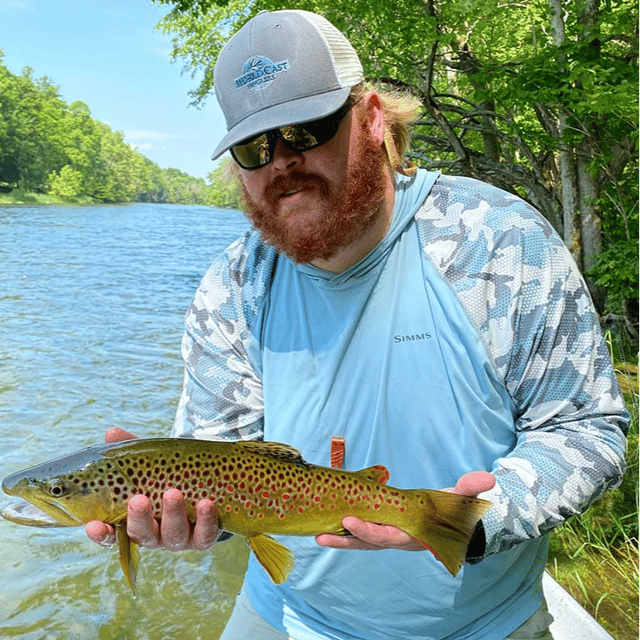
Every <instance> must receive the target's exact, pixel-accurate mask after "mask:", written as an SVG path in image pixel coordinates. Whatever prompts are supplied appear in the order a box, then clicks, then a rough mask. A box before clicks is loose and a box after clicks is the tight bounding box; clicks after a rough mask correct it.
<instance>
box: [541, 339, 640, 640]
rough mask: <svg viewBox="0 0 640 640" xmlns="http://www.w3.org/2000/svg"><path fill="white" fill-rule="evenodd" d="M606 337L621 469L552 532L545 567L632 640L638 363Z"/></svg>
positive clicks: (622, 639) (620, 638)
mask: <svg viewBox="0 0 640 640" xmlns="http://www.w3.org/2000/svg"><path fill="white" fill-rule="evenodd" d="M607 337H608V342H609V347H610V349H611V351H612V355H613V356H614V362H615V363H616V365H615V366H616V373H617V374H618V380H619V382H620V387H621V388H622V391H623V393H624V396H625V399H626V403H627V409H628V410H629V413H630V414H631V427H630V431H629V437H628V451H627V463H628V468H627V473H626V475H625V477H624V480H623V482H622V484H621V485H620V487H618V488H617V489H615V490H613V491H610V492H609V493H607V494H605V496H604V497H603V499H602V500H600V501H599V502H598V503H597V504H595V505H594V506H593V507H591V509H589V510H588V511H587V512H586V513H584V514H582V515H581V516H578V517H575V518H572V519H571V520H570V521H569V522H567V523H566V524H565V525H563V526H562V527H560V528H559V529H558V530H556V531H555V532H554V534H553V536H552V538H551V548H550V554H549V563H548V565H547V570H548V571H549V573H550V574H551V575H552V576H553V577H554V578H555V579H556V580H557V581H558V582H559V583H560V584H561V585H562V586H563V587H564V588H565V589H566V590H567V591H568V592H569V593H570V594H571V595H572V596H573V597H574V598H575V599H576V600H577V601H578V602H579V603H580V604H581V605H582V606H583V607H584V608H585V609H586V610H587V611H588V612H589V613H590V614H591V615H592V616H593V617H594V618H595V619H596V620H597V621H598V622H599V623H600V624H601V625H602V626H603V627H604V628H605V629H606V630H607V631H608V632H609V633H610V634H611V635H612V636H613V637H614V638H615V639H616V640H638V597H639V593H638V562H639V558H638V366H637V364H634V363H630V362H626V361H624V360H622V359H617V358H616V355H618V357H620V356H621V355H622V356H624V354H621V353H620V352H618V353H617V354H616V353H615V351H616V349H617V350H618V351H620V348H619V346H616V345H614V344H612V340H611V336H610V335H608V336H607ZM614 347H615V348H614Z"/></svg>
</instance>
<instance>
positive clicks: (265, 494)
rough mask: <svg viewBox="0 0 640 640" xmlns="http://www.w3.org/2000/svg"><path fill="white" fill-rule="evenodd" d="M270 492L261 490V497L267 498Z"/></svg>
mask: <svg viewBox="0 0 640 640" xmlns="http://www.w3.org/2000/svg"><path fill="white" fill-rule="evenodd" d="M270 495H271V494H270V493H269V492H268V491H263V492H262V497H263V498H268V497H269V496H270Z"/></svg>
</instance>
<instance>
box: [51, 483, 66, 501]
mask: <svg viewBox="0 0 640 640" xmlns="http://www.w3.org/2000/svg"><path fill="white" fill-rule="evenodd" d="M49 492H50V493H51V495H52V496H53V497H54V498H59V497H60V496H63V495H64V494H65V493H66V491H65V488H64V486H63V485H62V484H60V483H59V482H54V483H53V484H52V485H51V486H50V487H49Z"/></svg>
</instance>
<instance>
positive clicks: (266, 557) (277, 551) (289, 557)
mask: <svg viewBox="0 0 640 640" xmlns="http://www.w3.org/2000/svg"><path fill="white" fill-rule="evenodd" d="M247 544H248V545H249V546H250V547H251V550H252V551H253V553H255V554H256V558H257V559H258V562H259V563H260V564H261V565H262V566H263V567H264V570H265V571H266V572H267V573H268V574H269V577H270V578H271V580H272V581H273V583H274V584H282V583H283V582H284V581H285V580H286V579H287V578H288V577H289V574H290V573H291V570H292V569H293V565H294V562H295V561H294V558H293V553H291V551H290V550H289V549H287V547H285V546H284V545H283V544H280V543H279V542H276V541H275V540H274V539H273V538H270V537H269V536H265V535H258V536H250V537H248V538H247Z"/></svg>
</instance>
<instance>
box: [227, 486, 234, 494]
mask: <svg viewBox="0 0 640 640" xmlns="http://www.w3.org/2000/svg"><path fill="white" fill-rule="evenodd" d="M227 491H228V492H229V493H231V492H232V491H233V485H232V484H229V485H227Z"/></svg>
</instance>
